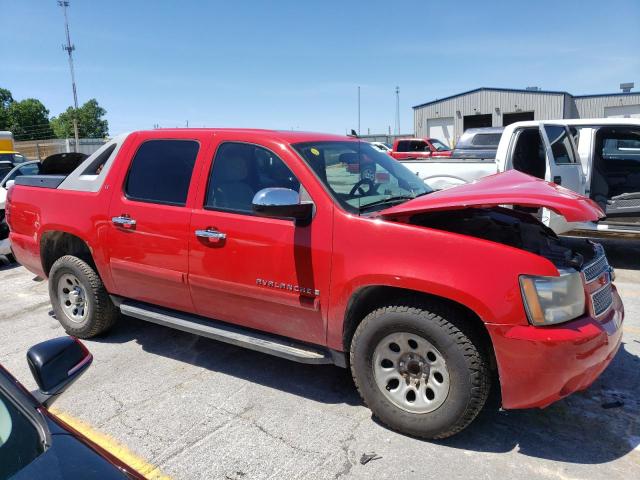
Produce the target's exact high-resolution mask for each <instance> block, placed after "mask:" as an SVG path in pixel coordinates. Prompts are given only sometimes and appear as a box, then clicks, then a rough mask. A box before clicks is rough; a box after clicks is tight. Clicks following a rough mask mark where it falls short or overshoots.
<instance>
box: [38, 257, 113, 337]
mask: <svg viewBox="0 0 640 480" xmlns="http://www.w3.org/2000/svg"><path fill="white" fill-rule="evenodd" d="M49 297H50V298H51V305H52V306H53V311H54V312H55V314H56V318H57V319H58V321H59V322H60V324H61V325H62V326H63V327H64V329H65V331H66V332H67V333H68V334H69V335H73V336H75V337H78V338H91V337H95V336H96V335H99V334H101V333H103V332H105V331H107V330H108V329H109V328H111V327H112V326H113V324H114V323H115V322H116V320H117V318H118V311H117V309H116V307H115V305H114V304H113V302H112V301H111V298H109V294H108V293H107V291H106V289H105V288H104V285H103V284H102V280H101V279H100V276H99V275H98V274H97V273H96V271H95V270H94V269H93V268H92V267H91V266H90V265H89V264H88V263H87V262H85V261H84V260H81V259H80V258H78V257H74V256H72V255H65V256H64V257H61V258H59V259H58V260H56V261H55V263H54V264H53V266H52V267H51V271H50V272H49Z"/></svg>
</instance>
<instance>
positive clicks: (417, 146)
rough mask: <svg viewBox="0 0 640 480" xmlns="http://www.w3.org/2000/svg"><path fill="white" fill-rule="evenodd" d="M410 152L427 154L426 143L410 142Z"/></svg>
mask: <svg viewBox="0 0 640 480" xmlns="http://www.w3.org/2000/svg"><path fill="white" fill-rule="evenodd" d="M411 151H412V152H427V151H429V146H428V145H427V142H423V141H421V140H417V141H413V142H411Z"/></svg>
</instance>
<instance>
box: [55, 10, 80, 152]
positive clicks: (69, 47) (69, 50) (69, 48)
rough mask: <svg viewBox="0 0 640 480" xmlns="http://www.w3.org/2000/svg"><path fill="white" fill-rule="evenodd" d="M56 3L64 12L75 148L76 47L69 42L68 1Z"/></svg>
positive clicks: (76, 127)
mask: <svg viewBox="0 0 640 480" xmlns="http://www.w3.org/2000/svg"><path fill="white" fill-rule="evenodd" d="M58 5H59V6H60V7H62V10H63V12H64V28H65V31H66V34H67V44H66V45H62V49H63V50H65V51H66V52H67V54H68V55H69V69H70V70H71V86H72V88H73V105H74V107H75V111H74V113H73V131H74V133H75V137H76V149H77V148H78V147H77V146H78V143H79V135H78V120H77V114H78V92H77V90H76V74H75V72H74V70H73V51H74V50H75V49H76V47H75V45H73V44H72V43H71V35H70V34H69V19H68V18H67V7H68V6H69V2H68V1H67V0H58Z"/></svg>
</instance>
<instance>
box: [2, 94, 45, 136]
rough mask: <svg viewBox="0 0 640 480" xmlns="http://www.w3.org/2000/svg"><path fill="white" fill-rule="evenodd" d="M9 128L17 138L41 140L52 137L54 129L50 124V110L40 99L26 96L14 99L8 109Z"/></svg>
mask: <svg viewBox="0 0 640 480" xmlns="http://www.w3.org/2000/svg"><path fill="white" fill-rule="evenodd" d="M7 113H8V117H9V122H8V128H9V130H11V131H12V132H13V136H14V138H15V139H16V140H39V139H42V138H51V137H52V135H53V131H52V130H51V125H49V110H47V108H46V107H45V106H44V105H43V104H42V102H41V101H40V100H37V99H35V98H26V99H24V100H20V101H19V102H16V101H13V102H11V104H10V105H9V108H8V109H7Z"/></svg>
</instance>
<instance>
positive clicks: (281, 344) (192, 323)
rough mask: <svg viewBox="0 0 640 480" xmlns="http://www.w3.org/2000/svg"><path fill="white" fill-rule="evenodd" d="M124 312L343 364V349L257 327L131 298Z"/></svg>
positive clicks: (298, 358) (297, 357) (285, 354)
mask: <svg viewBox="0 0 640 480" xmlns="http://www.w3.org/2000/svg"><path fill="white" fill-rule="evenodd" d="M120 311H121V312H122V313H123V314H124V315H128V316H130V317H135V318H138V319H140V320H144V321H147V322H151V323H156V324H158V325H162V326H165V327H170V328H174V329H176V330H182V331H183V332H188V333H193V334H194V335H200V336H201V337H207V338H212V339H214V340H218V341H220V342H225V343H230V344H232V345H237V346H239V347H244V348H248V349H250V350H256V351H258V352H262V353H268V354H270V355H275V356H276V357H281V358H286V359H287V360H293V361H294V362H300V363H313V364H336V365H339V366H343V365H340V364H341V363H343V361H341V359H340V358H339V357H340V356H341V355H342V356H343V354H342V353H340V352H333V351H331V350H327V349H322V348H321V347H317V346H313V345H308V344H305V343H299V342H295V341H293V340H290V339H287V338H283V337H278V336H275V335H270V334H267V333H262V332H256V331H255V330H249V329H245V328H242V327H239V326H237V325H230V324H228V323H223V322H219V321H217V320H210V319H204V318H200V317H197V316H195V315H189V314H187V313H182V312H176V311H173V310H165V309H162V308H158V307H153V306H150V305H146V304H144V303H137V302H131V301H125V302H123V303H122V304H120ZM343 358H344V357H343Z"/></svg>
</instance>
